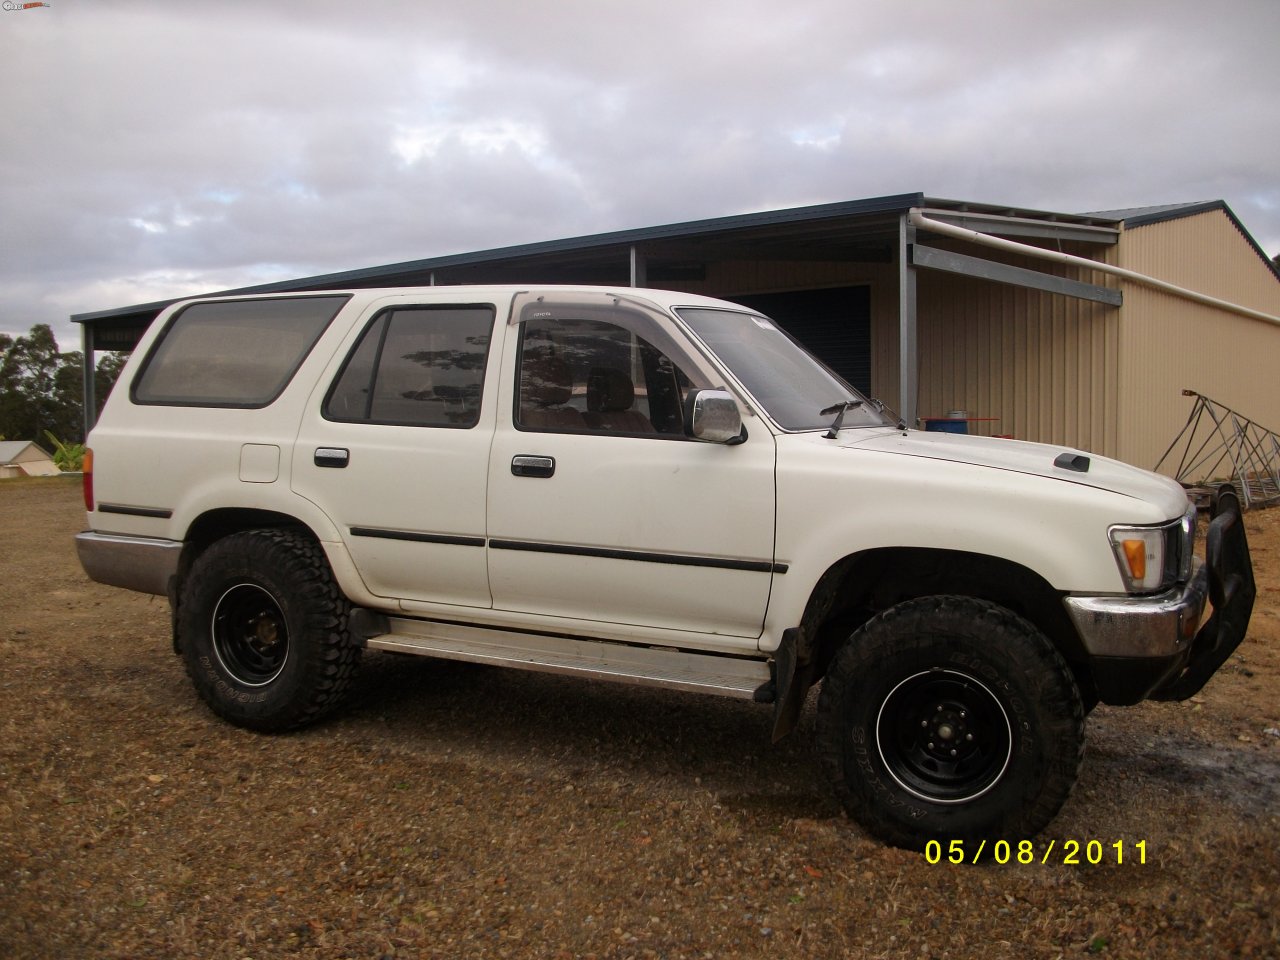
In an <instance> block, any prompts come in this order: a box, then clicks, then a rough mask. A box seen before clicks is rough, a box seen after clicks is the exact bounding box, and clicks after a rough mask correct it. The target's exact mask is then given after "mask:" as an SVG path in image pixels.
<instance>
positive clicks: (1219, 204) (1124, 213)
mask: <svg viewBox="0 0 1280 960" xmlns="http://www.w3.org/2000/svg"><path fill="white" fill-rule="evenodd" d="M1214 210H1220V211H1222V212H1223V213H1224V214H1226V216H1227V219H1228V220H1230V221H1231V222H1232V223H1233V224H1235V228H1236V229H1237V230H1239V231H1240V235H1241V236H1242V237H1244V238H1245V240H1246V241H1247V242H1248V244H1249V246H1251V247H1253V249H1254V251H1255V252H1257V254H1258V256H1259V257H1261V258H1262V262H1263V263H1265V264H1266V265H1267V266H1268V267H1270V268H1271V272H1272V273H1273V274H1275V276H1276V279H1277V280H1280V264H1277V263H1276V261H1275V260H1274V259H1273V258H1272V257H1271V256H1270V255H1269V254H1268V253H1267V252H1266V251H1265V250H1263V249H1262V247H1261V246H1260V245H1259V243H1258V241H1257V240H1255V239H1253V234H1251V233H1250V232H1249V231H1248V230H1247V229H1245V225H1244V224H1243V223H1241V222H1240V218H1239V217H1237V216H1236V215H1235V211H1233V210H1232V209H1231V208H1230V207H1229V206H1227V203H1226V201H1225V200H1202V201H1200V202H1199V203H1166V204H1162V205H1159V206H1153V207H1130V208H1129V209H1127V210H1103V211H1100V212H1099V213H1098V214H1097V216H1100V217H1114V218H1115V219H1116V220H1121V221H1123V222H1124V226H1125V229H1126V230H1132V229H1133V228H1135V227H1148V226H1151V225H1152V224H1154V223H1165V222H1167V221H1169V220H1179V219H1181V218H1183V217H1194V216H1196V215H1197V214H1200V213H1210V212H1212V211H1214Z"/></svg>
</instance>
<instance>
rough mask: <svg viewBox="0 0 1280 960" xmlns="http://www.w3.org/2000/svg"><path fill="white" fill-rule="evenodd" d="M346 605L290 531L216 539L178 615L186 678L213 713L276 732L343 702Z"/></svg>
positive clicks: (347, 665) (356, 656) (352, 665)
mask: <svg viewBox="0 0 1280 960" xmlns="http://www.w3.org/2000/svg"><path fill="white" fill-rule="evenodd" d="M349 613H350V604H349V603H348V602H347V600H346V598H345V597H344V596H343V595H342V593H341V591H340V590H339V589H338V585H337V583H336V582H335V581H334V579H333V574H332V572H331V571H330V569H329V564H328V561H327V560H326V559H325V556H324V551H323V550H321V549H320V545H319V544H318V543H316V542H315V541H314V540H312V539H311V538H310V537H307V536H305V535H304V534H301V533H298V532H294V531H289V530H271V529H264V530H249V531H245V532H243V533H236V534H232V535H231V536H228V537H225V538H224V539H222V540H219V541H217V542H216V543H214V544H213V545H212V546H210V547H209V548H208V549H207V550H205V551H204V553H202V554H201V555H200V556H199V557H198V558H196V561H195V563H194V564H193V565H192V568H191V573H190V575H189V576H188V577H187V579H186V583H185V584H184V586H183V590H182V602H181V604H180V605H179V612H178V642H179V647H180V650H181V653H182V657H183V660H184V662H185V663H186V668H187V674H188V676H190V677H191V681H192V683H194V684H195V688H196V690H197V692H198V693H199V694H200V696H201V697H202V698H203V699H204V701H205V702H206V703H207V704H208V705H209V706H210V707H211V708H212V709H213V711H214V713H216V714H218V716H220V717H222V718H223V719H225V720H228V721H230V722H231V723H234V724H236V725H237V726H241V727H248V728H250V729H252V730H260V731H264V732H270V733H277V732H282V731H285V730H292V729H295V728H297V727H302V726H305V725H307V724H309V723H313V722H314V721H316V720H318V719H319V718H320V717H322V716H324V715H325V714H326V713H329V712H330V711H331V710H333V709H334V707H336V706H337V705H338V703H339V702H340V701H341V699H342V696H343V694H344V693H345V692H346V689H347V686H348V684H349V683H350V682H351V679H352V678H353V676H354V675H355V672H356V669H357V667H358V665H359V662H360V652H361V646H360V642H359V640H358V639H356V638H353V637H352V636H351V635H350V633H349V632H348V630H347V619H348V616H349Z"/></svg>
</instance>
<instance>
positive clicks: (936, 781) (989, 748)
mask: <svg viewBox="0 0 1280 960" xmlns="http://www.w3.org/2000/svg"><path fill="white" fill-rule="evenodd" d="M875 733H876V746H877V748H878V750H879V752H880V759H881V761H882V762H883V763H884V765H885V768H886V769H887V770H888V772H889V775H890V776H891V777H893V779H894V780H896V781H897V783H898V785H899V786H901V787H902V788H903V789H904V790H906V791H908V792H909V793H911V794H913V795H914V796H916V797H919V798H920V799H922V800H928V801H930V802H933V803H966V802H968V801H970V800H975V799H977V798H978V797H980V796H982V794H984V793H986V792H987V791H988V790H990V789H991V788H992V787H994V786H995V785H996V783H998V782H999V780H1000V778H1001V777H1002V776H1003V775H1004V772H1005V770H1007V769H1008V767H1009V760H1010V758H1011V756H1012V753H1013V728H1012V725H1011V724H1010V722H1009V715H1008V713H1007V712H1006V710H1005V708H1004V705H1003V704H1002V703H1001V702H1000V699H999V698H998V697H997V696H996V695H995V694H994V693H992V691H991V689H990V688H989V687H987V686H986V685H985V684H984V683H982V682H981V681H980V680H978V679H977V678H975V677H972V676H969V675H968V674H965V673H961V672H959V671H956V670H948V669H944V668H941V667H938V668H934V669H932V670H925V671H922V672H920V673H917V674H913V675H912V676H910V677H907V678H906V679H905V680H903V681H902V682H900V683H899V684H898V685H897V686H895V687H894V688H893V689H892V690H891V691H890V692H889V694H888V696H886V697H885V699H884V702H883V703H882V704H881V706H880V712H879V714H878V716H877V717H876V731H875Z"/></svg>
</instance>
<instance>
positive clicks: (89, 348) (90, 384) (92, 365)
mask: <svg viewBox="0 0 1280 960" xmlns="http://www.w3.org/2000/svg"><path fill="white" fill-rule="evenodd" d="M95 349H96V345H95V344H94V337H93V324H92V323H82V324H80V353H81V358H80V364H81V369H82V371H83V373H84V389H83V402H84V436H85V440H88V439H89V431H90V430H92V429H93V425H94V424H95V423H96V422H97V420H98V396H97V384H96V383H94V376H93V371H94V370H95V369H96V368H97V366H98V364H97V361H96V358H95V357H94V350H95Z"/></svg>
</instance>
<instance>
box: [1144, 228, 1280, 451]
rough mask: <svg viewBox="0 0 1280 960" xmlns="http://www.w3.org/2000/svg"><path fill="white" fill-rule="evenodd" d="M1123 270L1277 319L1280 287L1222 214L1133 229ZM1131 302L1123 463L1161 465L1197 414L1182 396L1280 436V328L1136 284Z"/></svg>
mask: <svg viewBox="0 0 1280 960" xmlns="http://www.w3.org/2000/svg"><path fill="white" fill-rule="evenodd" d="M1119 265H1120V266H1123V267H1125V268H1127V269H1129V270H1135V271H1138V272H1139V273H1145V274H1149V275H1151V276H1155V277H1158V278H1159V279H1162V280H1167V281H1169V282H1170V283H1176V284H1178V285H1179V286H1182V287H1187V288H1189V289H1192V290H1195V291H1197V292H1199V293H1205V294H1208V295H1209V296H1213V297H1218V298H1221V299H1223V300H1228V301H1231V302H1234V303H1239V304H1241V305H1244V306H1247V307H1251V308H1253V309H1255V310H1261V311H1263V312H1266V313H1270V314H1273V315H1280V281H1277V280H1276V277H1275V274H1273V273H1272V272H1271V270H1270V268H1269V267H1268V266H1267V265H1266V264H1265V263H1264V262H1263V261H1262V259H1261V258H1260V257H1259V256H1258V254H1257V252H1256V251H1255V250H1254V249H1253V248H1252V247H1251V246H1250V245H1249V243H1248V242H1247V241H1246V240H1245V238H1244V237H1243V236H1242V235H1241V234H1240V232H1239V230H1237V229H1236V226H1235V224H1234V223H1232V221H1231V219H1230V218H1229V217H1228V216H1227V215H1226V214H1225V213H1223V212H1222V211H1220V210H1214V211H1209V212H1207V213H1202V214H1199V215H1197V216H1193V217H1186V218H1183V219H1180V220H1170V221H1166V222H1164V223H1155V224H1151V225H1148V226H1142V227H1136V228H1134V229H1131V230H1126V231H1125V232H1124V233H1123V234H1122V235H1121V242H1120V261H1119ZM1124 297H1125V302H1124V307H1123V310H1124V329H1123V334H1122V337H1121V341H1120V346H1119V350H1120V352H1119V361H1120V412H1121V416H1120V449H1121V452H1122V457H1123V459H1125V460H1128V461H1130V462H1131V463H1136V464H1138V465H1139V466H1145V467H1153V466H1155V463H1156V461H1157V460H1158V459H1159V458H1160V456H1161V454H1163V453H1164V451H1165V450H1166V448H1167V447H1168V446H1169V444H1170V443H1171V442H1172V441H1173V439H1174V438H1175V437H1176V436H1177V435H1178V432H1179V431H1180V430H1181V429H1182V427H1183V426H1184V424H1185V423H1186V420H1187V416H1188V414H1189V413H1190V412H1191V407H1192V404H1193V402H1194V401H1193V400H1192V399H1190V398H1187V397H1183V396H1181V391H1182V390H1183V389H1189V390H1195V391H1196V392H1198V393H1201V394H1204V395H1205V396H1208V397H1212V398H1213V399H1214V400H1216V401H1218V402H1219V403H1222V404H1225V405H1226V406H1228V407H1231V408H1233V409H1235V410H1238V411H1239V412H1240V413H1242V414H1244V415H1245V416H1246V417H1248V418H1250V419H1252V420H1253V421H1255V422H1256V423H1259V424H1260V425H1262V426H1263V427H1266V428H1267V429H1270V430H1275V431H1280V327H1277V326H1274V325H1272V324H1268V323H1265V322H1262V321H1259V320H1251V319H1249V318H1246V317H1241V316H1239V315H1236V314H1233V313H1230V312H1227V311H1224V310H1218V309H1214V308H1212V307H1207V306H1201V305H1199V304H1196V303H1193V302H1191V301H1187V300H1184V299H1181V298H1179V297H1174V296H1172V295H1169V294H1165V293H1161V292H1159V291H1156V290H1152V289H1150V288H1147V287H1143V286H1140V285H1138V284H1134V283H1129V282H1126V283H1125V284H1124ZM1175 466H1176V464H1175Z"/></svg>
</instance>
